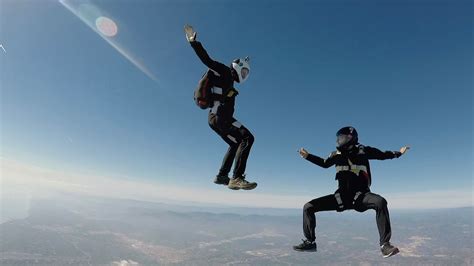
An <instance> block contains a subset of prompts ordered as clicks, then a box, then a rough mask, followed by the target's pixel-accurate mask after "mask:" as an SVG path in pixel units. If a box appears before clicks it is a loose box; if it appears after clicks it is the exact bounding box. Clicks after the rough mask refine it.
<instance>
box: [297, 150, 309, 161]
mask: <svg viewBox="0 0 474 266" xmlns="http://www.w3.org/2000/svg"><path fill="white" fill-rule="evenodd" d="M298 152H299V153H300V155H301V157H303V158H304V159H306V158H308V155H309V152H308V151H307V150H305V149H304V148H301V149H300V150H299V151H298Z"/></svg>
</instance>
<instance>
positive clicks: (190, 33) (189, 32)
mask: <svg viewBox="0 0 474 266" xmlns="http://www.w3.org/2000/svg"><path fill="white" fill-rule="evenodd" d="M184 32H185V33H186V39H187V40H188V42H194V41H196V36H197V32H195V31H194V29H193V26H191V25H188V24H186V25H185V26H184Z"/></svg>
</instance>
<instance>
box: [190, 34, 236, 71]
mask: <svg viewBox="0 0 474 266" xmlns="http://www.w3.org/2000/svg"><path fill="white" fill-rule="evenodd" d="M190 44H191V47H192V48H193V49H194V52H196V54H197V56H198V57H199V59H201V61H202V63H203V64H204V65H206V66H207V67H208V68H210V69H212V70H214V71H216V72H217V73H219V74H224V73H225V72H226V71H228V67H227V66H226V65H224V64H222V63H219V62H217V61H214V60H212V58H211V57H210V56H209V54H208V53H207V51H206V50H205V49H204V47H203V46H202V44H201V43H200V42H198V41H194V42H190Z"/></svg>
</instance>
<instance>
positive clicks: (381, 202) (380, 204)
mask: <svg viewBox="0 0 474 266" xmlns="http://www.w3.org/2000/svg"><path fill="white" fill-rule="evenodd" d="M376 205H377V208H386V207H387V205H388V202H387V200H386V199H385V198H383V197H380V199H379V200H377V203H376Z"/></svg>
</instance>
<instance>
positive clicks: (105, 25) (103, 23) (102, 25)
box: [95, 17, 118, 37]
mask: <svg viewBox="0 0 474 266" xmlns="http://www.w3.org/2000/svg"><path fill="white" fill-rule="evenodd" d="M95 26H96V27H97V30H98V31H99V32H100V33H102V34H103V35H105V36H107V37H114V36H115V35H117V32H118V28H117V24H115V22H114V21H113V20H111V19H110V18H108V17H98V18H97V19H96V20H95Z"/></svg>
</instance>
